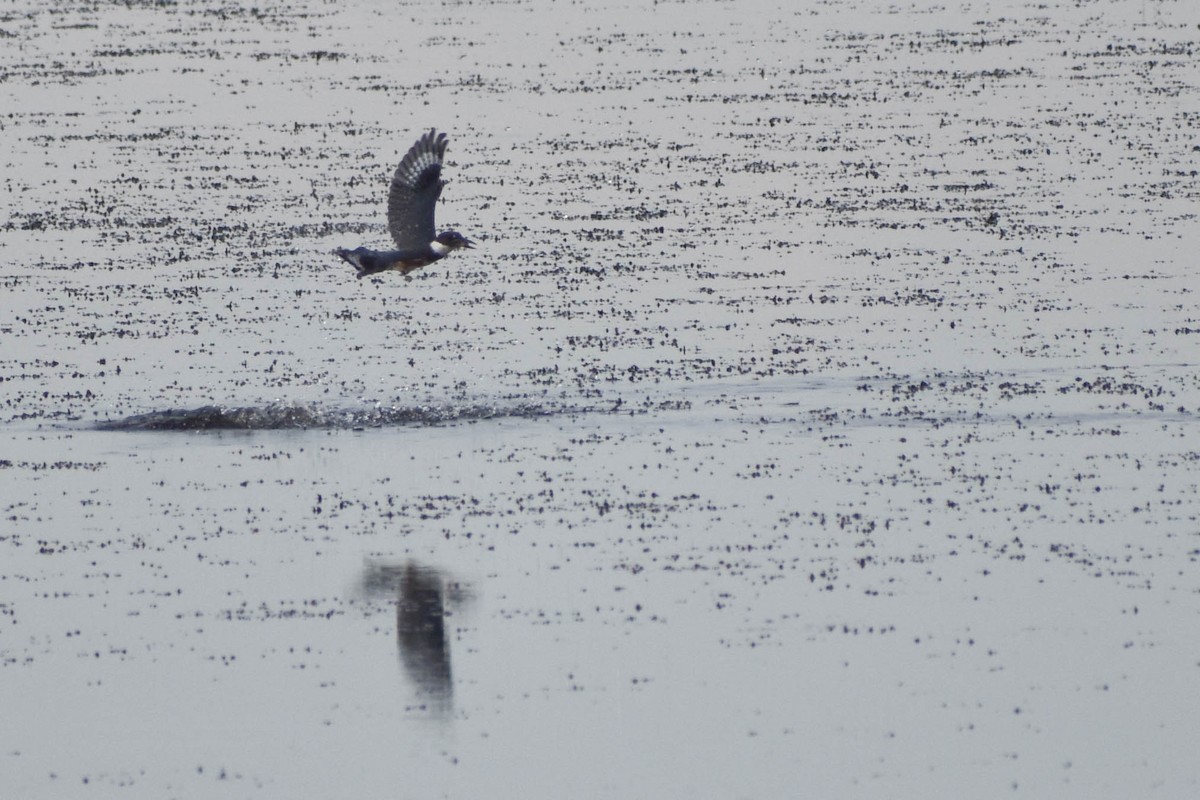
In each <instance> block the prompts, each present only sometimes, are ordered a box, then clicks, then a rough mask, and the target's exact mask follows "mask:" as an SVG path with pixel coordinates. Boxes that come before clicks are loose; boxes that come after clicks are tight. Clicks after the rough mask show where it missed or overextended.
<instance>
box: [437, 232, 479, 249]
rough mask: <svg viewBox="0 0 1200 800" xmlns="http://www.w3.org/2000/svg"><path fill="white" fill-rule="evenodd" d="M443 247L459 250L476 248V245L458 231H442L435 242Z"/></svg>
mask: <svg viewBox="0 0 1200 800" xmlns="http://www.w3.org/2000/svg"><path fill="white" fill-rule="evenodd" d="M434 241H436V242H437V243H438V244H440V245H442V246H443V247H446V248H449V249H450V250H457V249H458V248H460V247H474V246H475V243H474V242H472V241H471V240H470V239H468V238H467V237H465V236H463V235H462V234H461V233H459V232H458V231H442V232H441V233H439V234H438V235H437V238H436V239H435V240H434Z"/></svg>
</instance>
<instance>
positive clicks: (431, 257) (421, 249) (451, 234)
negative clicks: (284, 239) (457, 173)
mask: <svg viewBox="0 0 1200 800" xmlns="http://www.w3.org/2000/svg"><path fill="white" fill-rule="evenodd" d="M448 143H449V140H447V138H446V134H444V133H438V132H437V131H436V130H434V129H432V128H431V129H430V130H429V133H427V134H425V135H424V136H422V137H421V138H420V139H418V140H417V142H416V144H414V145H413V146H412V147H411V148H409V151H408V153H407V154H405V156H404V159H403V160H402V161H401V162H400V166H398V167H396V172H395V174H394V175H392V185H391V188H390V189H389V190H388V232H390V233H391V234H392V241H394V242H395V243H396V247H397V249H396V250H371V249H369V248H366V247H356V248H355V249H353V250H346V249H344V248H338V249H337V250H334V251H333V252H334V253H335V254H336V255H338V256H339V257H341V258H342V259H344V260H345V261H346V262H347V263H349V264H350V265H351V266H353V267H354V268H355V269H356V270H357V275H358V277H359V278H363V277H365V276H367V275H375V274H376V273H380V272H386V271H388V270H396V271H397V272H399V273H400V274H401V275H407V274H408V273H410V272H412V271H413V270H414V269H419V268H420V267H424V266H426V265H428V264H432V263H433V262H434V261H437V260H438V259H441V258H444V257H445V256H447V255H448V254H449V253H451V252H453V251H454V250H457V249H459V248H460V247H474V246H475V245H474V243H473V242H472V241H471V240H470V239H468V238H467V237H465V236H463V235H462V234H460V233H459V232H458V231H442V232H441V233H439V234H437V235H434V231H435V230H436V229H435V228H434V224H433V212H434V208H435V207H436V206H437V201H438V197H439V196H440V195H441V193H442V187H443V186H445V185H446V182H445V181H443V180H442V159H443V158H445V155H446V145H447V144H448Z"/></svg>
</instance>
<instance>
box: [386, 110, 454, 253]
mask: <svg viewBox="0 0 1200 800" xmlns="http://www.w3.org/2000/svg"><path fill="white" fill-rule="evenodd" d="M447 144H449V140H448V139H447V138H446V134H444V133H438V132H437V131H436V130H435V129H433V128H430V129H429V133H427V134H425V135H424V136H422V137H421V138H420V139H418V140H417V143H416V144H414V145H413V146H412V147H411V148H410V149H409V151H408V153H407V154H406V155H405V156H404V160H402V161H401V162H400V166H398V167H396V173H395V174H394V175H392V187H391V189H389V190H388V231H389V232H390V233H391V234H392V239H393V240H394V241H395V242H396V246H397V247H399V248H400V249H401V250H409V249H414V250H415V249H418V248H423V247H426V246H428V245H429V243H430V242H432V241H433V237H434V236H435V235H437V234H436V231H435V230H434V225H433V208H434V206H436V205H437V201H438V196H439V195H440V194H441V193H442V187H443V186H445V185H446V182H445V181H443V180H442V159H443V158H444V157H445V155H446V145H447Z"/></svg>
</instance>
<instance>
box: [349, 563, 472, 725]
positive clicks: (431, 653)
mask: <svg viewBox="0 0 1200 800" xmlns="http://www.w3.org/2000/svg"><path fill="white" fill-rule="evenodd" d="M362 586H363V589H364V590H365V591H366V594H367V596H369V597H371V596H380V595H387V596H389V597H390V596H394V597H395V598H396V644H397V646H398V647H399V649H400V663H401V664H403V665H404V671H405V672H406V673H407V674H408V677H409V679H410V680H411V681H412V682H413V684H414V685H415V687H416V689H417V693H418V694H419V695H421V696H422V697H423V698H425V699H426V700H427V703H428V707H429V708H430V710H432V711H434V712H435V713H437V714H438V715H439V716H443V715H445V714H448V713H449V712H450V710H451V708H452V706H453V700H454V684H453V680H452V679H451V672H450V642H449V641H448V640H447V638H446V617H447V616H449V615H450V614H451V610H450V609H451V608H452V607H453V606H456V605H459V604H460V601H461V600H462V598H463V590H462V586H461V585H460V584H459V583H458V582H456V581H453V580H451V579H450V577H449V576H448V575H447V574H446V573H444V572H442V571H441V570H438V569H436V568H434V567H429V566H426V565H423V564H420V563H418V562H416V561H407V562H405V563H403V564H386V563H380V562H369V563H368V564H367V565H366V567H365V568H364V570H363V575H362Z"/></svg>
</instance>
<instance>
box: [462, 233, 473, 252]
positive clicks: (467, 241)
mask: <svg viewBox="0 0 1200 800" xmlns="http://www.w3.org/2000/svg"><path fill="white" fill-rule="evenodd" d="M463 242H464V244H463V247H465V248H467V249H468V250H474V249H475V243H474V242H472V241H471V240H470V239H468V238H466V237H465V236H464V237H463Z"/></svg>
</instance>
